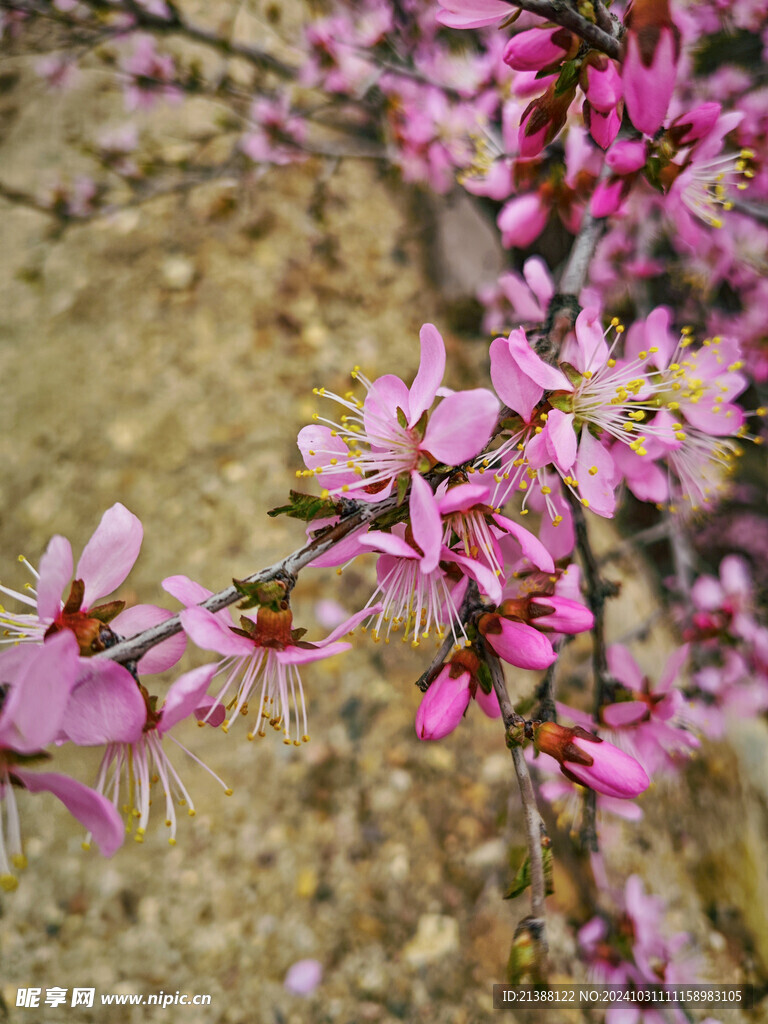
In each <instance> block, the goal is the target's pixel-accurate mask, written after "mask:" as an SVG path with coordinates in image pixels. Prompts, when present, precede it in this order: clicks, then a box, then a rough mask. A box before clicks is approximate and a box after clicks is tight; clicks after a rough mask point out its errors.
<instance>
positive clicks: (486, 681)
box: [477, 661, 493, 693]
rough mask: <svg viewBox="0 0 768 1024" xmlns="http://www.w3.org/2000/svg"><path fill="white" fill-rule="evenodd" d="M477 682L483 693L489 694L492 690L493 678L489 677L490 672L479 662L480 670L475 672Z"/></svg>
mask: <svg viewBox="0 0 768 1024" xmlns="http://www.w3.org/2000/svg"><path fill="white" fill-rule="evenodd" d="M477 681H478V683H479V684H480V689H481V690H482V691H483V693H491V691H492V690H493V677H492V676H491V670H490V669H489V668H488V666H487V664H486V663H485V662H484V661H481V662H480V668H479V669H478V670H477Z"/></svg>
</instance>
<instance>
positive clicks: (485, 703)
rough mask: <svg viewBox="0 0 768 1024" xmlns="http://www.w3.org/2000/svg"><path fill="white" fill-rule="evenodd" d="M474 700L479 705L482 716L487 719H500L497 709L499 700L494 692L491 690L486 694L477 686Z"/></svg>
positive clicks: (499, 712) (499, 710) (498, 709)
mask: <svg viewBox="0 0 768 1024" xmlns="http://www.w3.org/2000/svg"><path fill="white" fill-rule="evenodd" d="M475 700H476V701H477V703H478V704H479V705H480V707H481V709H482V711H483V713H484V714H486V715H487V716H488V718H501V708H500V707H499V698H498V697H497V696H496V691H495V690H491V692H490V693H486V692H485V690H483V689H482V687H480V686H478V688H477V691H476V693H475Z"/></svg>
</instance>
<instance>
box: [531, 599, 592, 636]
mask: <svg viewBox="0 0 768 1024" xmlns="http://www.w3.org/2000/svg"><path fill="white" fill-rule="evenodd" d="M534 609H536V610H535V611H534ZM531 618H532V619H533V621H534V624H535V626H536V628H537V629H546V630H552V631H553V632H555V633H584V632H586V631H587V630H588V629H592V627H593V626H594V624H595V617H594V615H593V614H592V612H591V611H590V610H589V608H587V607H586V606H585V605H583V604H582V603H581V602H580V601H572V600H571V599H570V598H569V597H557V596H556V595H553V596H552V597H533V598H531Z"/></svg>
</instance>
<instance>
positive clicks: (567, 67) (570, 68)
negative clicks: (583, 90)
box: [555, 60, 581, 96]
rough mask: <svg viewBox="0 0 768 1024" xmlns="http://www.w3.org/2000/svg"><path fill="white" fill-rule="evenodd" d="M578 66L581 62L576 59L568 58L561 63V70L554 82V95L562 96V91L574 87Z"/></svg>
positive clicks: (577, 75) (577, 76)
mask: <svg viewBox="0 0 768 1024" xmlns="http://www.w3.org/2000/svg"><path fill="white" fill-rule="evenodd" d="M580 67H581V62H580V61H578V60H569V61H566V62H565V64H563V70H562V71H561V72H560V76H559V78H558V79H557V81H556V82H555V96H562V95H563V93H564V92H567V91H568V90H569V89H572V88H574V86H575V85H576V82H577V81H578V78H579V69H580Z"/></svg>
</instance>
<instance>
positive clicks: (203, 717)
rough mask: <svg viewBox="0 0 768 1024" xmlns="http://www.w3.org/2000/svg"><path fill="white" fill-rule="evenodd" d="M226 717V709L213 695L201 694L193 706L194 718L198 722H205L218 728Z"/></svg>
mask: <svg viewBox="0 0 768 1024" xmlns="http://www.w3.org/2000/svg"><path fill="white" fill-rule="evenodd" d="M226 717H227V709H226V708H225V707H224V705H223V704H222V703H220V702H219V701H216V700H215V699H214V698H213V697H208V696H207V695H205V694H203V696H202V697H201V698H200V703H199V704H198V706H197V707H196V708H195V718H196V719H197V720H198V722H205V724H206V725H210V726H211V727H212V728H214V729H218V727H219V726H220V725H221V723H222V722H223V721H224V719H225V718H226Z"/></svg>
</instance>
